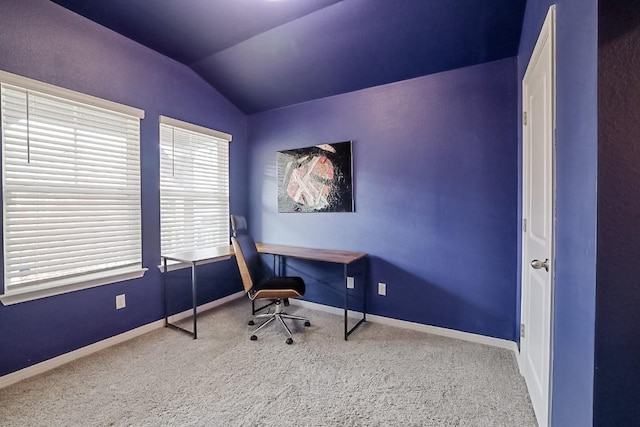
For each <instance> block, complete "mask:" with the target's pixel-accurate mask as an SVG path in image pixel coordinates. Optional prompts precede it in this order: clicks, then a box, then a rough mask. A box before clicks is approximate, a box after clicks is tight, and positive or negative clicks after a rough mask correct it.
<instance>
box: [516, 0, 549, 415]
mask: <svg viewBox="0 0 640 427" xmlns="http://www.w3.org/2000/svg"><path fill="white" fill-rule="evenodd" d="M522 101H523V106H522V107H523V118H522V125H523V126H522V140H523V150H522V169H523V182H522V185H523V195H522V214H523V226H522V230H523V235H522V306H521V318H522V325H521V339H520V369H521V372H522V375H523V376H524V378H525V381H526V383H527V387H528V389H529V395H530V396H531V403H532V404H533V409H534V411H535V413H536V418H537V419H538V425H540V426H544V427H546V426H547V425H548V424H549V420H548V418H549V402H550V383H549V379H550V365H551V324H552V323H551V321H552V319H551V303H552V301H551V298H552V285H553V241H554V240H553V236H554V233H553V230H554V134H555V111H554V110H555V6H551V8H550V9H549V13H548V14H547V18H546V20H545V22H544V25H543V28H542V31H541V33H540V36H539V37H538V41H537V43H536V46H535V49H534V51H533V55H532V56H531V61H530V62H529V66H528V67H527V71H526V73H525V75H524V79H523V81H522Z"/></svg>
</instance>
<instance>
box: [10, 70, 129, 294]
mask: <svg viewBox="0 0 640 427" xmlns="http://www.w3.org/2000/svg"><path fill="white" fill-rule="evenodd" d="M0 100H1V103H2V143H3V152H4V156H3V172H2V173H3V184H4V188H3V190H4V198H3V203H4V236H3V238H4V245H5V253H6V256H5V284H6V290H12V289H13V288H14V287H20V286H29V285H31V284H34V283H37V284H40V283H43V284H46V281H47V280H53V279H54V278H55V279H57V278H59V277H66V276H76V275H82V274H90V273H93V272H96V271H103V270H105V269H110V268H115V267H117V266H127V265H140V266H141V265H142V262H141V261H142V259H141V218H140V120H139V118H137V117H133V116H130V115H127V114H125V113H120V112H117V111H110V110H107V109H105V108H103V107H97V106H92V105H88V104H83V103H81V102H77V101H74V100H67V99H64V98H63V97H60V96H59V95H58V94H56V95H48V94H45V93H41V92H36V91H31V90H27V89H24V88H19V87H17V86H14V85H7V84H4V83H2V85H1V92H0Z"/></svg>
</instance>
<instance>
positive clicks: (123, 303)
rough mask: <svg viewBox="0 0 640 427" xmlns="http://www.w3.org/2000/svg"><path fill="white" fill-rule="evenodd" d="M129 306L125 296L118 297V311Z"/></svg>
mask: <svg viewBox="0 0 640 427" xmlns="http://www.w3.org/2000/svg"><path fill="white" fill-rule="evenodd" d="M126 306H127V300H126V299H125V296H124V294H120V295H116V310H120V309H121V308H125V307H126Z"/></svg>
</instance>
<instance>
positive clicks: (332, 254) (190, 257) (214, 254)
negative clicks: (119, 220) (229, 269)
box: [161, 243, 367, 340]
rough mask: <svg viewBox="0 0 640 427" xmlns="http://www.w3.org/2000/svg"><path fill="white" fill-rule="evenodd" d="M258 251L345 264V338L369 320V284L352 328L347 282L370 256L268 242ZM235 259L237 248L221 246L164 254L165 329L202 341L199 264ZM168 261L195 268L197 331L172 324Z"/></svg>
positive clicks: (194, 319)
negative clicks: (349, 270) (350, 270)
mask: <svg viewBox="0 0 640 427" xmlns="http://www.w3.org/2000/svg"><path fill="white" fill-rule="evenodd" d="M256 247H257V248H258V252H260V253H262V254H268V255H273V256H275V257H278V258H279V259H280V260H283V259H284V258H285V257H291V258H298V259H306V260H311V261H320V262H330V263H334V264H342V265H343V266H344V267H343V271H344V280H345V283H344V286H345V287H344V339H345V340H347V338H348V337H349V335H351V333H352V332H353V331H355V330H356V329H357V328H358V326H360V325H361V324H362V323H363V322H365V321H366V317H367V313H366V297H367V295H366V284H363V286H362V293H363V304H364V307H363V311H362V318H361V319H359V321H358V323H357V324H356V325H355V326H353V327H352V328H351V329H349V325H348V316H347V314H348V289H347V286H346V281H347V267H348V266H349V265H350V264H352V263H354V262H356V261H358V260H361V259H363V258H365V257H366V256H367V253H365V252H351V251H334V250H329V249H312V248H302V247H298V246H284V245H272V244H268V243H256ZM232 256H234V252H233V246H221V247H217V248H206V249H198V250H194V251H185V252H176V253H171V254H165V255H161V258H162V266H163V268H162V271H163V275H162V280H163V285H164V325H165V327H171V328H173V329H176V330H179V331H182V332H185V333H187V334H189V335H191V336H192V337H193V339H197V338H198V312H197V308H198V305H197V295H198V282H197V280H196V266H197V265H198V264H205V263H209V262H217V261H223V260H227V259H229V258H231V257H232ZM167 261H178V262H183V263H186V264H190V265H191V293H192V309H193V331H189V330H187V329H184V328H182V327H180V326H178V325H174V324H172V323H169V309H168V302H167V279H166V276H167V274H166V273H167ZM365 281H366V272H365Z"/></svg>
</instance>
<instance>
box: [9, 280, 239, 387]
mask: <svg viewBox="0 0 640 427" xmlns="http://www.w3.org/2000/svg"><path fill="white" fill-rule="evenodd" d="M244 295H245V293H244V292H236V293H235V294H231V295H229V296H226V297H224V298H220V299H217V300H215V301H211V302H208V303H206V304H202V305H200V306H198V309H197V310H198V313H201V312H203V311H207V310H210V309H212V308H215V307H218V306H220V305H222V304H225V303H227V302H229V301H232V300H235V299H238V298H241V297H243V296H244ZM192 313H193V310H186V311H183V312H181V313H177V314H174V315H173V316H170V317H169V321H170V322H172V323H173V322H176V321H178V320H180V319H184V318H187V317H189V316H191V315H192ZM162 327H164V319H160V320H156V321H155V322H151V323H148V324H146V325H143V326H140V327H138V328H135V329H131V330H129V331H127V332H123V333H121V334H118V335H115V336H113V337H110V338H107V339H104V340H102V341H98V342H96V343H93V344H90V345H88V346H85V347H81V348H79V349H77V350H73V351H70V352H69V353H65V354H61V355H60V356H57V357H54V358H52V359H49V360H45V361H44V362H40V363H37V364H35V365H32V366H28V367H26V368H24V369H20V370H19V371H16V372H12V373H10V374H7V375H4V376H2V377H0V389H2V388H4V387H7V386H10V385H11V384H15V383H17V382H18V381H22V380H24V379H27V378H30V377H33V376H35V375H39V374H42V373H44V372H47V371H49V370H51V369H55V368H57V367H59V366H62V365H64V364H65V363H69V362H71V361H73V360H76V359H79V358H81V357H84V356H88V355H90V354H92V353H96V352H98V351H100V350H104V349H105V348H107V347H111V346H112V345H116V344H120V343H123V342H125V341H128V340H130V339H133V338H136V337H139V336H140V335H144V334H146V333H148V332H151V331H153V330H155V329H159V328H162Z"/></svg>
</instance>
